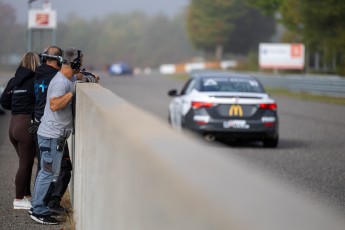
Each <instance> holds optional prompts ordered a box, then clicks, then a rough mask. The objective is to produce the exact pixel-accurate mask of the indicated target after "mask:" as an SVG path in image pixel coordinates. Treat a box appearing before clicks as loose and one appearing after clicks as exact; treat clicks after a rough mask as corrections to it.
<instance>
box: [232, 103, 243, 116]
mask: <svg viewBox="0 0 345 230" xmlns="http://www.w3.org/2000/svg"><path fill="white" fill-rule="evenodd" d="M229 115H230V116H240V117H242V116H243V110H242V107H241V106H240V105H232V106H231V107H230V110H229Z"/></svg>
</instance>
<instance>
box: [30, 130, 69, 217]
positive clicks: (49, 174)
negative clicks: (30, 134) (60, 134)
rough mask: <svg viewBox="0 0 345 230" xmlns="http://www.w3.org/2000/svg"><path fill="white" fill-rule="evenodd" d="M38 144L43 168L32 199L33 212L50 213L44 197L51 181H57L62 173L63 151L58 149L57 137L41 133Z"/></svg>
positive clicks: (38, 176) (39, 213)
mask: <svg viewBox="0 0 345 230" xmlns="http://www.w3.org/2000/svg"><path fill="white" fill-rule="evenodd" d="M37 137H38V145H39V148H40V151H41V162H40V164H41V170H40V171H39V172H38V175H37V178H36V182H35V188H34V194H33V199H32V207H33V212H34V213H35V214H38V215H49V214H50V211H49V207H48V206H46V204H44V198H45V196H46V194H47V192H48V189H49V186H50V183H51V182H55V181H56V180H57V178H58V176H59V174H60V168H61V160H62V155H63V152H62V151H57V149H56V146H57V140H58V139H57V138H47V137H43V136H40V135H37Z"/></svg>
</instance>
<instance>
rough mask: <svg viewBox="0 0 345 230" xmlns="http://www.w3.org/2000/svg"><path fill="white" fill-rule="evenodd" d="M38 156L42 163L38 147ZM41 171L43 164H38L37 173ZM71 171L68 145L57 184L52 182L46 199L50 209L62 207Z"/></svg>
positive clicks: (45, 201) (64, 152)
mask: <svg viewBox="0 0 345 230" xmlns="http://www.w3.org/2000/svg"><path fill="white" fill-rule="evenodd" d="M34 136H35V141H36V145H37V146H38V141H37V135H34ZM36 156H37V159H38V162H41V153H40V151H39V148H38V147H37V148H36ZM40 169H41V164H40V163H38V165H37V173H38V172H39V170H40ZM71 171H72V162H71V159H70V155H69V149H68V144H67V143H66V145H65V148H64V151H63V157H62V161H61V169H60V174H59V177H58V179H57V180H56V182H55V183H54V182H52V183H51V184H50V186H49V189H48V192H47V195H46V197H45V198H44V203H46V204H47V205H48V206H49V207H54V206H59V205H60V201H61V199H62V197H63V195H64V194H65V192H66V190H67V187H68V184H69V182H70V180H71ZM36 176H37V175H36Z"/></svg>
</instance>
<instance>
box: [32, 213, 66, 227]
mask: <svg viewBox="0 0 345 230" xmlns="http://www.w3.org/2000/svg"><path fill="white" fill-rule="evenodd" d="M30 217H31V219H33V220H34V221H36V222H37V223H40V224H47V225H56V224H59V223H60V222H59V221H58V220H56V219H54V218H52V217H51V216H50V215H38V214H36V213H34V212H33V213H32V214H31V215H30Z"/></svg>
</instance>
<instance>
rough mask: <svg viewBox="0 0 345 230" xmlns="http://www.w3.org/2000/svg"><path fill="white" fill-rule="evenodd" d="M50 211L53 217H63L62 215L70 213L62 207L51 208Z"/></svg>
mask: <svg viewBox="0 0 345 230" xmlns="http://www.w3.org/2000/svg"><path fill="white" fill-rule="evenodd" d="M49 209H50V213H51V214H52V215H61V214H65V213H68V210H67V209H66V208H64V207H62V206H60V205H55V206H53V207H49Z"/></svg>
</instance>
